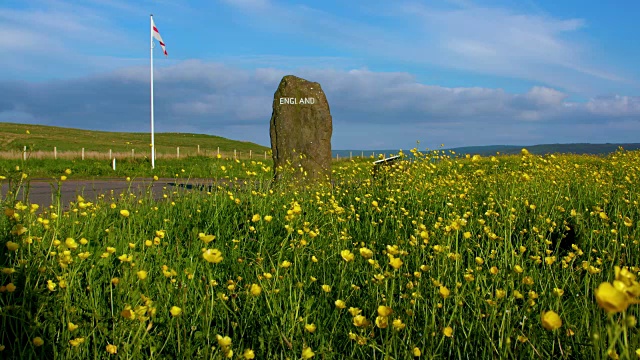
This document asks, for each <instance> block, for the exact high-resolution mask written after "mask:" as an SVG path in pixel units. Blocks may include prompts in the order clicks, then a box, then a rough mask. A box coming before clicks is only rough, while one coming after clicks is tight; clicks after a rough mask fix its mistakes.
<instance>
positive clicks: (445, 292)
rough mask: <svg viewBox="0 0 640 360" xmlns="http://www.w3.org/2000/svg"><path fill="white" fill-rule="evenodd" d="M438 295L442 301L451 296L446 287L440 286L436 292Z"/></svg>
mask: <svg viewBox="0 0 640 360" xmlns="http://www.w3.org/2000/svg"><path fill="white" fill-rule="evenodd" d="M438 293H439V294H440V296H442V298H443V299H446V298H448V297H449V295H450V294H451V291H450V290H449V289H447V287H446V286H440V290H439V291H438Z"/></svg>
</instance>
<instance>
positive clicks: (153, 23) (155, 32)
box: [151, 18, 169, 56]
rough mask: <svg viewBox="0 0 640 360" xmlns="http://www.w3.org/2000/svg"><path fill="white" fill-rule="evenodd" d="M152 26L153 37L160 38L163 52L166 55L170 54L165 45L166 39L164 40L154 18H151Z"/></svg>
mask: <svg viewBox="0 0 640 360" xmlns="http://www.w3.org/2000/svg"><path fill="white" fill-rule="evenodd" d="M151 27H152V28H153V29H152V30H153V37H154V38H155V39H156V40H158V42H159V43H160V46H162V52H164V55H165V56H169V54H167V48H166V47H165V46H164V41H162V36H160V33H159V32H158V28H157V27H156V23H155V22H154V21H153V18H151Z"/></svg>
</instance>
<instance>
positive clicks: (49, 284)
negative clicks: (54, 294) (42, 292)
mask: <svg viewBox="0 0 640 360" xmlns="http://www.w3.org/2000/svg"><path fill="white" fill-rule="evenodd" d="M56 286H58V285H57V284H56V283H54V282H53V281H51V280H47V289H49V291H54V290H55V289H56Z"/></svg>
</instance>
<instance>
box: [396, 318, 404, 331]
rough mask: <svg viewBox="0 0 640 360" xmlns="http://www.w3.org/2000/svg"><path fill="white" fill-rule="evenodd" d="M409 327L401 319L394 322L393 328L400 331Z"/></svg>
mask: <svg viewBox="0 0 640 360" xmlns="http://www.w3.org/2000/svg"><path fill="white" fill-rule="evenodd" d="M406 326H407V325H405V324H404V323H403V322H402V320H401V319H395V320H393V328H394V329H396V330H398V331H400V330H402V329H404V328H405V327H406Z"/></svg>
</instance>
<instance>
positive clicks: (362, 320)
mask: <svg viewBox="0 0 640 360" xmlns="http://www.w3.org/2000/svg"><path fill="white" fill-rule="evenodd" d="M353 325H355V326H357V327H366V326H368V325H369V320H367V318H366V317H364V316H362V315H356V316H354V317H353Z"/></svg>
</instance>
